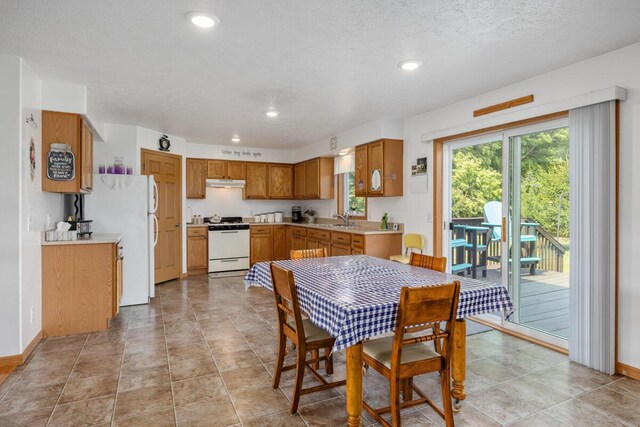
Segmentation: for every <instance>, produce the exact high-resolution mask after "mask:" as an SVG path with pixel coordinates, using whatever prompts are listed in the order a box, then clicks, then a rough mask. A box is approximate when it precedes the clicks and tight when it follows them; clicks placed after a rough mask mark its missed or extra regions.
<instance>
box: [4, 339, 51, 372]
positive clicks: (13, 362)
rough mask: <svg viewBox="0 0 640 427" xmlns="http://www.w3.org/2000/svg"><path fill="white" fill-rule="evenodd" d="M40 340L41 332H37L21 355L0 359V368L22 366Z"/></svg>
mask: <svg viewBox="0 0 640 427" xmlns="http://www.w3.org/2000/svg"><path fill="white" fill-rule="evenodd" d="M41 339H42V331H40V332H38V334H37V335H36V336H35V337H34V338H33V339H32V340H31V342H30V343H29V345H28V346H27V348H25V349H24V351H23V352H22V353H21V354H15V355H13V356H5V357H0V368H4V367H11V366H19V365H22V364H23V363H24V362H25V361H26V360H27V358H28V357H29V355H30V354H31V352H32V351H33V349H34V348H36V346H37V345H38V343H39V342H40V340H41Z"/></svg>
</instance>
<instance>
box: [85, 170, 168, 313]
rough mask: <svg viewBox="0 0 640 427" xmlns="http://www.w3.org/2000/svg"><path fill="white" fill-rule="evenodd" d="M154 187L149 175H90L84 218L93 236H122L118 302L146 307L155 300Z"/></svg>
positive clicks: (156, 205)
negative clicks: (120, 289)
mask: <svg viewBox="0 0 640 427" xmlns="http://www.w3.org/2000/svg"><path fill="white" fill-rule="evenodd" d="M157 207H158V187H157V186H156V183H155V181H154V179H153V176H146V175H98V174H94V175H93V190H92V191H91V194H88V195H86V196H85V202H84V214H85V215H84V216H85V218H86V219H91V220H93V224H92V227H91V231H93V232H94V233H96V234H105V233H106V234H122V241H121V246H122V247H123V255H124V260H123V266H122V269H123V271H122V273H123V278H122V284H123V290H122V303H121V305H123V306H126V305H136V304H148V303H149V298H153V297H155V287H154V247H155V245H156V243H157V241H158V234H157V233H158V227H157V225H158V222H157V221H158V220H157V218H156V216H155V212H156V209H157Z"/></svg>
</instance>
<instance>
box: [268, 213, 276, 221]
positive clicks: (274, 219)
mask: <svg viewBox="0 0 640 427" xmlns="http://www.w3.org/2000/svg"><path fill="white" fill-rule="evenodd" d="M275 221H276V217H275V214H274V213H273V212H269V213H268V214H267V222H275Z"/></svg>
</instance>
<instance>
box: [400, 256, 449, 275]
mask: <svg viewBox="0 0 640 427" xmlns="http://www.w3.org/2000/svg"><path fill="white" fill-rule="evenodd" d="M409 265H413V266H414V267H422V268H428V269H429V270H434V271H439V272H440V273H444V272H445V271H446V270H447V258H446V257H438V256H431V255H422V254H418V253H415V252H412V253H411V258H410V259H409Z"/></svg>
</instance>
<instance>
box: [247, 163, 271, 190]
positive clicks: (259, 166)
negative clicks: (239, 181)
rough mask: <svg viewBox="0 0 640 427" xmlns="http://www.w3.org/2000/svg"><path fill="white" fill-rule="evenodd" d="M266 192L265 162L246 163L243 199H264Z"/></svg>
mask: <svg viewBox="0 0 640 427" xmlns="http://www.w3.org/2000/svg"><path fill="white" fill-rule="evenodd" d="M268 194H269V193H268V187H267V164H266V163H252V162H251V163H247V182H246V183H245V185H244V197H245V199H266V198H267V197H268Z"/></svg>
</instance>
